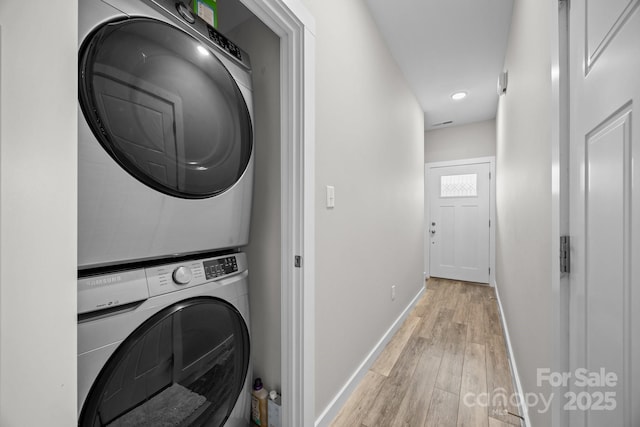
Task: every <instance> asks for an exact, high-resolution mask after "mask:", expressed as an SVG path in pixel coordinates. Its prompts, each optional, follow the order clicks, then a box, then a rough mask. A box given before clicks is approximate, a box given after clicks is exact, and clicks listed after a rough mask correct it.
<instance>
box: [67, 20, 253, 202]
mask: <svg viewBox="0 0 640 427" xmlns="http://www.w3.org/2000/svg"><path fill="white" fill-rule="evenodd" d="M79 65H80V84H79V98H80V105H81V107H82V111H83V113H84V116H85V119H86V120H87V123H88V124H89V126H90V127H91V129H92V131H93V134H94V135H95V137H96V138H97V140H98V141H99V142H100V144H101V145H102V147H103V148H104V149H105V150H106V151H107V152H108V153H109V155H110V156H111V157H112V158H113V159H114V160H115V161H116V162H118V163H119V164H120V166H122V167H123V168H124V169H125V170H126V171H128V172H129V173H130V174H131V175H133V176H134V177H135V178H137V179H138V180H139V181H141V182H143V183H145V184H146V185H148V186H150V187H152V188H154V189H156V190H158V191H161V192H163V193H165V194H169V195H173V196H177V197H182V198H196V199H197V198H206V197H211V196H215V195H217V194H219V193H221V192H223V191H225V190H226V189H228V188H229V187H231V186H232V185H233V184H234V183H235V182H236V181H237V180H238V179H239V178H240V177H241V176H242V174H243V173H244V171H245V169H246V167H247V165H248V163H249V159H250V157H251V150H252V143H253V142H252V140H253V134H252V126H251V118H250V115H249V111H248V109H247V105H246V103H245V101H244V98H243V96H242V94H241V92H240V89H239V88H238V85H237V84H236V82H235V80H234V79H233V77H232V76H231V74H229V71H228V70H227V69H226V68H225V66H224V65H223V64H222V62H221V61H220V60H219V59H218V58H217V57H216V55H215V54H214V53H213V51H212V50H210V48H209V47H208V45H207V43H206V42H204V41H202V42H201V41H199V40H196V39H195V38H194V37H192V36H191V35H189V34H187V33H185V32H184V31H182V30H180V29H178V28H176V27H173V26H171V25H169V24H167V23H164V22H160V21H156V20H153V19H147V18H133V19H125V20H121V21H116V22H111V23H107V24H105V25H102V26H101V27H99V28H98V29H97V30H95V31H94V32H93V33H92V34H91V35H90V36H89V37H87V39H86V40H85V42H84V43H83V45H82V47H81V49H80V62H79Z"/></svg>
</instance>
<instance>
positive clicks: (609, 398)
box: [565, 0, 640, 427]
mask: <svg viewBox="0 0 640 427" xmlns="http://www.w3.org/2000/svg"><path fill="white" fill-rule="evenodd" d="M639 4H640V0H572V1H571V4H570V12H569V13H570V26H569V27H570V36H569V37H570V51H571V58H570V73H571V74H570V81H571V86H570V91H571V103H570V105H571V112H570V114H571V116H570V123H571V172H570V173H571V198H572V200H571V238H572V253H571V255H572V271H571V274H570V277H571V278H570V283H571V288H570V292H571V311H570V312H571V320H570V337H571V340H570V363H571V372H570V374H571V377H570V378H569V386H570V387H571V390H570V392H569V394H568V395H567V399H566V401H565V409H566V410H569V411H570V414H571V415H570V418H571V425H572V426H588V427H596V426H626V427H631V426H638V425H640V406H639V405H638V402H639V401H640V339H639V337H640V173H639V171H638V169H637V167H638V161H639V160H640V157H639V154H640V126H639V123H640V117H638V113H639V112H640V111H639V108H638V104H640V10H639V8H638V5H639ZM585 377H586V378H589V379H590V380H589V381H587V380H585Z"/></svg>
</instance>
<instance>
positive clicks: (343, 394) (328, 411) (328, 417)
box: [315, 285, 425, 427]
mask: <svg viewBox="0 0 640 427" xmlns="http://www.w3.org/2000/svg"><path fill="white" fill-rule="evenodd" d="M424 290H425V288H424V285H423V286H422V287H421V288H420V292H418V293H417V294H416V296H415V297H414V298H413V299H412V300H411V302H410V303H409V305H407V307H406V308H405V309H404V310H403V311H402V313H400V316H398V318H397V319H396V321H395V322H393V324H392V325H391V327H390V328H389V329H388V330H387V332H385V334H384V335H383V336H382V338H380V341H378V343H377V344H376V345H375V346H374V347H373V349H372V350H371V351H370V352H369V354H368V355H367V357H365V358H364V360H363V361H362V363H361V364H360V366H358V368H357V369H356V371H355V372H354V373H353V374H352V375H351V377H350V378H349V379H348V380H347V382H346V383H345V385H344V386H343V387H342V389H340V391H339V392H338V393H337V394H336V396H335V397H334V398H333V400H331V402H330V403H329V405H328V406H327V407H326V408H325V409H324V411H322V413H321V414H320V416H319V417H318V418H317V419H316V423H315V427H326V426H328V425H329V424H330V423H331V421H333V419H334V418H335V417H336V415H338V412H340V409H342V407H343V406H344V404H345V403H346V402H347V399H349V396H351V394H352V393H353V392H354V391H355V389H356V387H357V386H358V384H360V381H362V379H363V378H364V376H365V375H366V373H367V371H369V368H371V365H373V362H375V361H376V359H377V358H378V356H379V355H380V353H382V350H384V348H385V346H386V345H387V344H388V343H389V341H390V340H391V338H393V336H394V335H395V333H396V332H397V331H398V329H400V326H401V325H402V322H404V320H405V319H406V318H407V316H408V315H409V313H410V312H411V310H412V309H413V307H414V306H415V305H416V303H417V302H418V300H419V299H420V297H421V296H422V294H424Z"/></svg>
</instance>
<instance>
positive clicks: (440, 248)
mask: <svg viewBox="0 0 640 427" xmlns="http://www.w3.org/2000/svg"><path fill="white" fill-rule="evenodd" d="M490 170H491V169H490V163H477V164H468V165H459V166H443V167H432V168H431V169H430V173H429V186H430V187H429V194H430V196H429V198H430V201H429V205H430V219H429V223H428V231H429V271H430V275H431V276H433V277H443V278H447V279H454V280H465V281H469V282H479V283H489V244H490V240H489V239H490V234H489V231H490V223H489V218H490V217H489V214H490V209H489V206H490V186H489V183H490V177H489V174H490Z"/></svg>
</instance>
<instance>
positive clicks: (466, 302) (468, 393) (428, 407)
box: [331, 278, 521, 427]
mask: <svg viewBox="0 0 640 427" xmlns="http://www.w3.org/2000/svg"><path fill="white" fill-rule="evenodd" d="M512 396H514V391H513V381H512V376H511V370H510V368H509V359H508V357H507V350H506V345H505V340H504V334H503V332H502V325H501V323H500V315H499V310H498V305H497V302H496V298H495V292H494V290H493V288H491V287H489V286H485V285H478V284H473V283H466V282H458V281H453V280H446V279H435V278H431V279H429V281H428V282H427V289H426V291H425V293H424V295H423V297H422V298H421V299H420V301H419V302H418V304H417V305H416V307H415V308H414V309H413V310H412V312H411V313H410V314H409V316H408V317H407V319H406V320H405V322H404V323H403V324H402V326H401V327H400V329H399V330H398V332H397V333H396V334H395V336H394V337H393V338H392V339H391V340H390V342H389V344H387V346H386V347H385V349H384V350H383V351H382V353H381V354H380V356H379V357H378V359H377V360H376V361H375V362H374V364H373V365H372V366H371V369H370V370H369V371H368V372H367V374H366V375H365V377H364V379H363V380H362V381H361V382H360V384H359V385H358V387H357V388H356V390H355V391H354V393H353V394H352V395H351V396H350V397H349V399H348V400H347V402H346V403H345V405H344V407H343V408H342V409H341V410H340V412H339V413H338V415H337V416H336V418H335V419H334V420H333V421H332V423H331V427H388V426H389V427H431V426H433V427H447V426H452V427H462V426H465V427H466V426H469V427H476V426H477V427H496V426H503V427H513V426H521V419H520V418H519V412H518V408H517V407H516V406H514V405H513V404H512V403H511V402H512V401H514V400H515V398H512Z"/></svg>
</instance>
